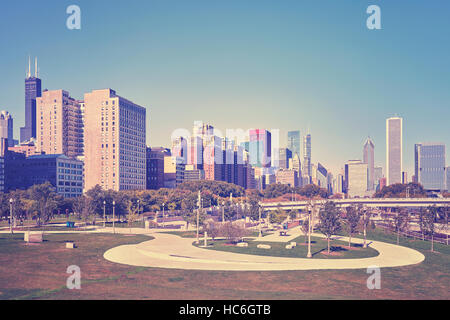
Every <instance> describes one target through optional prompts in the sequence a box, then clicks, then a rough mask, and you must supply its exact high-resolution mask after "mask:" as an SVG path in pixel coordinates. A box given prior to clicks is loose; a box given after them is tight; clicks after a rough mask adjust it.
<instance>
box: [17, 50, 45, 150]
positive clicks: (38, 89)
mask: <svg viewBox="0 0 450 320" xmlns="http://www.w3.org/2000/svg"><path fill="white" fill-rule="evenodd" d="M41 94H42V82H41V79H39V75H38V67H37V59H36V63H35V75H34V76H32V75H31V62H30V60H28V73H27V78H26V79H25V126H24V127H22V128H20V142H24V141H29V140H30V139H31V138H34V139H36V98H38V97H40V96H41Z"/></svg>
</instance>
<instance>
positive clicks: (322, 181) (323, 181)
mask: <svg viewBox="0 0 450 320" xmlns="http://www.w3.org/2000/svg"><path fill="white" fill-rule="evenodd" d="M316 179H317V184H318V185H319V187H321V188H324V189H328V170H327V169H325V167H324V166H323V165H322V164H321V163H318V164H317V170H316Z"/></svg>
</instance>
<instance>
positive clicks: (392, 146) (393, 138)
mask: <svg viewBox="0 0 450 320" xmlns="http://www.w3.org/2000/svg"><path fill="white" fill-rule="evenodd" d="M402 172H403V119H402V118H399V117H394V118H389V119H387V120H386V180H387V185H388V186H390V185H392V184H395V183H402Z"/></svg>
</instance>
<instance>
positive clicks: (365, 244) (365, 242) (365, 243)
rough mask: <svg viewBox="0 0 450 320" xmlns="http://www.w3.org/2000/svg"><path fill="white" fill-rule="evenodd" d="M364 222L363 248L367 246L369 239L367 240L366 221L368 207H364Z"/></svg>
mask: <svg viewBox="0 0 450 320" xmlns="http://www.w3.org/2000/svg"><path fill="white" fill-rule="evenodd" d="M363 215H364V217H363V222H364V245H363V248H367V241H366V229H367V221H366V208H363Z"/></svg>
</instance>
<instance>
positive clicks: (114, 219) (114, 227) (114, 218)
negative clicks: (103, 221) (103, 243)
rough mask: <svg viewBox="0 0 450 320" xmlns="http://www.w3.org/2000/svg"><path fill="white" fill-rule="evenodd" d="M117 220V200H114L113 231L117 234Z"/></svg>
mask: <svg viewBox="0 0 450 320" xmlns="http://www.w3.org/2000/svg"><path fill="white" fill-rule="evenodd" d="M115 221H116V202H115V201H113V233H114V234H116V225H115Z"/></svg>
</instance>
